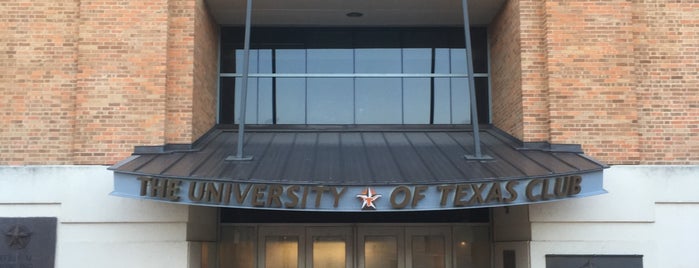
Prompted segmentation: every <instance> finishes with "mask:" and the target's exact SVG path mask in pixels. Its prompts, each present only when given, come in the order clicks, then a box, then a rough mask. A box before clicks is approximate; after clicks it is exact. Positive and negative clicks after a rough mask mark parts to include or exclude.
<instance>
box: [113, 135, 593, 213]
mask: <svg viewBox="0 0 699 268" xmlns="http://www.w3.org/2000/svg"><path fill="white" fill-rule="evenodd" d="M472 135H473V132H472V131H471V130H469V129H468V128H463V127H456V126H448V127H445V128H428V129H425V128H413V129H410V128H406V127H401V128H397V129H391V128H386V127H385V126H383V127H382V128H381V129H372V128H371V127H370V126H369V127H364V128H362V129H357V128H347V127H336V128H327V127H324V128H323V129H321V128H313V127H302V128H289V129H278V128H275V129H268V128H254V127H252V128H251V129H249V132H246V133H245V147H244V148H245V153H246V155H252V156H253V160H251V161H226V160H225V158H226V157H227V156H229V155H232V154H235V150H236V148H237V144H236V140H237V139H236V136H237V132H235V131H233V130H229V129H215V130H213V131H212V132H210V133H209V134H208V135H207V136H206V137H204V138H202V139H201V140H200V141H199V142H197V143H196V144H194V145H192V146H184V147H180V148H177V147H178V146H174V147H173V146H164V147H140V148H137V150H136V152H135V153H134V154H133V156H132V157H130V158H128V159H126V160H124V161H122V162H121V163H119V164H117V165H114V166H113V167H111V168H110V169H112V170H113V171H114V173H115V191H114V193H113V194H114V195H119V196H126V197H134V198H143V199H154V200H160V201H166V202H176V203H186V204H198V205H209V206H221V207H244V208H245V207H247V208H260V209H289V210H320V211H363V210H367V209H372V210H387V211H390V210H439V209H455V208H467V207H489V206H503V205H513V204H526V203H537V202H546V201H553V200H561V199H567V198H572V197H582V196H587V195H595V194H601V193H604V192H605V191H604V189H602V170H603V169H604V168H606V166H605V165H604V164H601V163H599V162H597V161H595V160H592V159H590V158H589V157H587V156H585V155H584V154H583V153H582V152H581V151H580V148H579V146H571V145H549V144H524V143H522V142H520V141H518V140H516V139H514V138H512V137H511V136H509V135H507V134H505V133H503V132H502V131H500V130H498V129H496V128H490V127H488V128H486V129H483V130H481V143H482V146H483V152H484V153H485V154H486V155H488V156H490V157H492V159H491V160H478V161H475V160H467V159H465V158H464V155H467V154H473V146H472V143H471V141H472ZM377 196H378V197H377ZM367 200H369V201H368V202H369V204H367Z"/></svg>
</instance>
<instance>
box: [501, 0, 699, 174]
mask: <svg viewBox="0 0 699 268" xmlns="http://www.w3.org/2000/svg"><path fill="white" fill-rule="evenodd" d="M680 2H683V1H623V0H619V1H611V0H604V1H602V0H598V1H567V0H560V1H545V2H542V1H534V0H519V1H517V0H514V1H509V2H508V4H507V6H506V7H505V8H504V9H503V10H502V12H501V13H500V14H499V16H498V17H497V18H496V19H495V21H494V22H493V23H492V24H491V28H490V36H491V49H492V50H491V55H492V61H491V62H492V65H493V67H492V70H493V75H492V76H493V122H494V124H495V125H496V126H498V127H500V128H502V129H504V130H506V131H508V132H510V133H511V134H512V135H514V136H517V137H518V138H521V139H522V140H524V141H550V142H552V143H578V144H582V145H583V148H584V150H585V152H586V153H588V154H590V155H592V156H594V157H595V158H598V159H600V160H602V161H604V162H607V163H610V164H687V163H698V162H699V151H698V150H699V129H698V125H699V124H698V122H699V121H698V118H699V116H697V115H698V113H699V105H697V103H699V79H698V73H699V72H697V71H696V70H697V69H698V68H697V62H699V49H697V46H696V44H697V43H699V36H698V34H699V23H698V20H699V3H696V2H695V1H685V2H686V3H680ZM513 66H514V67H513ZM513 73H520V74H521V75H513ZM497 103H500V104H507V105H498V104H497ZM509 103H513V104H514V106H513V105H512V104H509ZM520 106H521V110H522V112H521V113H520V114H518V113H516V111H518V110H519V109H520V108H519V107H520ZM512 107H515V109H512ZM513 117H514V118H518V119H517V120H516V121H514V122H513V120H512V118H513ZM518 122H522V123H521V126H520V125H519V124H518Z"/></svg>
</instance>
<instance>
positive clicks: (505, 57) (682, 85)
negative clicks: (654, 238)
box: [0, 0, 699, 165]
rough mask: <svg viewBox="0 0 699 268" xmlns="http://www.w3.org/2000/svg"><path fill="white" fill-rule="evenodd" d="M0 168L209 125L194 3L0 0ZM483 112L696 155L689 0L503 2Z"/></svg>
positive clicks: (635, 152)
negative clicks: (488, 110)
mask: <svg viewBox="0 0 699 268" xmlns="http://www.w3.org/2000/svg"><path fill="white" fill-rule="evenodd" d="M0 14H1V15H0V38H1V39H0V46H2V47H3V50H2V51H0V68H1V71H0V88H1V89H2V92H1V93H2V94H0V115H1V117H0V126H1V127H0V165H30V164H112V163H114V162H116V161H118V160H120V159H123V158H125V157H126V156H128V155H129V154H130V153H131V152H132V150H133V147H134V146H135V145H162V144H178V143H191V142H192V141H194V140H196V139H197V138H199V137H200V136H201V135H203V134H204V133H205V132H206V131H208V130H209V129H210V128H211V127H212V126H214V124H215V118H216V116H215V115H216V107H217V105H216V101H217V100H216V98H217V97H216V81H217V72H216V68H217V64H218V63H217V61H218V56H217V51H218V47H217V45H218V26H217V24H216V22H215V21H214V20H213V18H212V17H211V16H210V14H209V13H208V10H207V8H206V6H205V2H204V0H155V1H110V0H107V1H94V0H58V1H46V0H42V1H35V0H13V1H9V2H7V3H2V4H0ZM489 35H490V44H491V63H492V68H491V69H492V75H491V77H492V90H493V91H492V100H493V106H492V109H493V122H494V124H495V125H496V126H498V127H500V128H502V129H504V130H505V131H507V132H509V133H511V134H512V135H514V136H516V137H518V138H520V139H522V140H524V141H549V142H552V143H575V144H582V145H583V148H584V150H585V151H586V153H588V154H590V155H592V156H593V157H595V158H598V159H600V160H602V161H604V162H606V163H610V164H688V163H699V72H697V70H698V69H699V66H698V64H699V47H698V46H697V44H698V43H699V3H697V2H696V1H669V0H658V1H643V0H633V1H631V0H626V1H625V0H596V1H595V0H588V1H583V0H573V1H571V0H547V1H538V0H510V1H508V2H507V3H506V5H505V6H504V7H503V9H502V11H501V12H500V14H499V15H498V16H497V17H496V18H495V19H494V21H493V22H492V23H491V25H490V29H489Z"/></svg>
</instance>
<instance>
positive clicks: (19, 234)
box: [5, 225, 32, 249]
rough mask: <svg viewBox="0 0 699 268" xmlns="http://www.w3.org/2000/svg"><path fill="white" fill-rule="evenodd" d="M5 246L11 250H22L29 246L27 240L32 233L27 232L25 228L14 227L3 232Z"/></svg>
mask: <svg viewBox="0 0 699 268" xmlns="http://www.w3.org/2000/svg"><path fill="white" fill-rule="evenodd" d="M5 236H6V238H7V245H8V246H9V247H10V248H12V249H23V248H25V247H27V244H29V239H30V237H31V236H32V233H31V232H29V231H27V229H26V227H24V226H21V225H15V226H13V227H12V228H10V230H8V231H7V232H5Z"/></svg>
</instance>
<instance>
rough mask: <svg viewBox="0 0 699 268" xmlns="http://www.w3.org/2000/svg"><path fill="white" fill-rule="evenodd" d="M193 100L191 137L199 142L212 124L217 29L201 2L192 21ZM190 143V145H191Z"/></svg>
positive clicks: (215, 99) (216, 67)
mask: <svg viewBox="0 0 699 268" xmlns="http://www.w3.org/2000/svg"><path fill="white" fill-rule="evenodd" d="M194 27H195V31H194V96H193V98H194V99H193V102H192V109H193V111H192V114H193V117H194V121H193V122H192V133H191V137H192V138H193V140H195V139H197V138H199V137H200V136H201V135H203V134H204V133H206V132H207V131H209V130H210V129H211V127H213V126H214V125H215V124H216V107H218V105H217V103H216V102H217V101H218V99H217V94H218V93H217V91H216V89H217V82H218V49H219V48H218V36H219V28H218V24H217V23H216V21H214V19H213V17H211V15H210V14H209V10H208V8H207V7H206V5H205V3H204V0H197V1H196V17H195V21H194ZM193 140H192V141H193Z"/></svg>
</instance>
